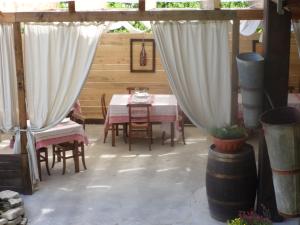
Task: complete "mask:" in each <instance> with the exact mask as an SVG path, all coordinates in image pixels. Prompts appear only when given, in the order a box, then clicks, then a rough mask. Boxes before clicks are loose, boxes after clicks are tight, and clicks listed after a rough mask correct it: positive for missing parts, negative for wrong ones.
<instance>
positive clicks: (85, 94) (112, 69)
mask: <svg viewBox="0 0 300 225" xmlns="http://www.w3.org/2000/svg"><path fill="white" fill-rule="evenodd" d="M131 38H153V36H152V34H128V33H125V34H124V33H107V34H104V35H103V36H102V38H101V40H100V43H99V44H98V49H97V51H96V54H95V58H94V61H93V64H92V66H91V70H90V73H89V77H88V79H87V81H86V84H85V85H84V88H83V90H82V93H81V95H80V103H81V106H82V111H83V113H84V115H85V116H86V118H89V119H100V118H102V116H101V108H100V96H101V94H102V93H105V94H106V103H107V104H108V103H109V101H110V99H111V96H112V95H113V94H116V93H127V92H126V87H128V86H147V87H149V88H150V92H151V93H162V94H167V93H171V90H170V87H169V85H168V80H167V77H166V74H165V72H164V70H163V67H162V65H161V62H160V56H159V52H158V51H156V72H155V73H131V72H130V39H131ZM230 39H231V38H230ZM254 39H258V35H253V36H250V37H243V36H241V38H240V51H241V52H246V51H252V40H254ZM230 49H231V47H230Z"/></svg>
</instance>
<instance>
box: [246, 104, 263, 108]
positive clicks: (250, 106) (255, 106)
mask: <svg viewBox="0 0 300 225" xmlns="http://www.w3.org/2000/svg"><path fill="white" fill-rule="evenodd" d="M243 107H244V108H247V109H259V108H261V107H262V106H261V105H250V104H246V103H243Z"/></svg>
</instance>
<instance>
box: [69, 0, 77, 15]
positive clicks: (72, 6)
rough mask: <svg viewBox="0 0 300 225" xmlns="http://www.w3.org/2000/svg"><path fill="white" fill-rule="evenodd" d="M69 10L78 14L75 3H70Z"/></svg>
mask: <svg viewBox="0 0 300 225" xmlns="http://www.w3.org/2000/svg"><path fill="white" fill-rule="evenodd" d="M68 10H69V13H75V12H76V6H75V1H69V2H68Z"/></svg>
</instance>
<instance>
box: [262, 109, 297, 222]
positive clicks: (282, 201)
mask: <svg viewBox="0 0 300 225" xmlns="http://www.w3.org/2000/svg"><path fill="white" fill-rule="evenodd" d="M261 122H262V124H263V128H264V134H265V138H266V142H267V148H268V153H269V157H270V163H271V167H272V172H273V182H274V189H275V195H276V202H277V207H278V211H279V212H280V213H281V214H282V215H285V216H287V217H296V216H299V215H300V112H299V111H298V110H297V109H295V108H292V107H283V108H276V109H272V110H269V111H267V112H265V113H264V114H263V115H262V116H261Z"/></svg>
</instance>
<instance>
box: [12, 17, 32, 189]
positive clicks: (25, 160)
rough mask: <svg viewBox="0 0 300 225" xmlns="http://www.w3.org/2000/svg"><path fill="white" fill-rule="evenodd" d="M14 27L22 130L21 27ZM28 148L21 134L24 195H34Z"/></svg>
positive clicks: (24, 119) (17, 24)
mask: <svg viewBox="0 0 300 225" xmlns="http://www.w3.org/2000/svg"><path fill="white" fill-rule="evenodd" d="M13 26H14V43H15V58H16V72H17V83H18V104H19V123H20V128H21V129H27V116H26V115H27V113H26V103H25V85H24V65H23V50H22V35H21V25H20V23H19V22H16V23H14V24H13ZM26 146H27V137H26V133H25V132H21V161H22V165H21V167H22V180H23V188H24V189H23V190H24V194H32V192H33V190H32V183H31V177H30V171H29V162H28V154H27V148H26Z"/></svg>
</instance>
